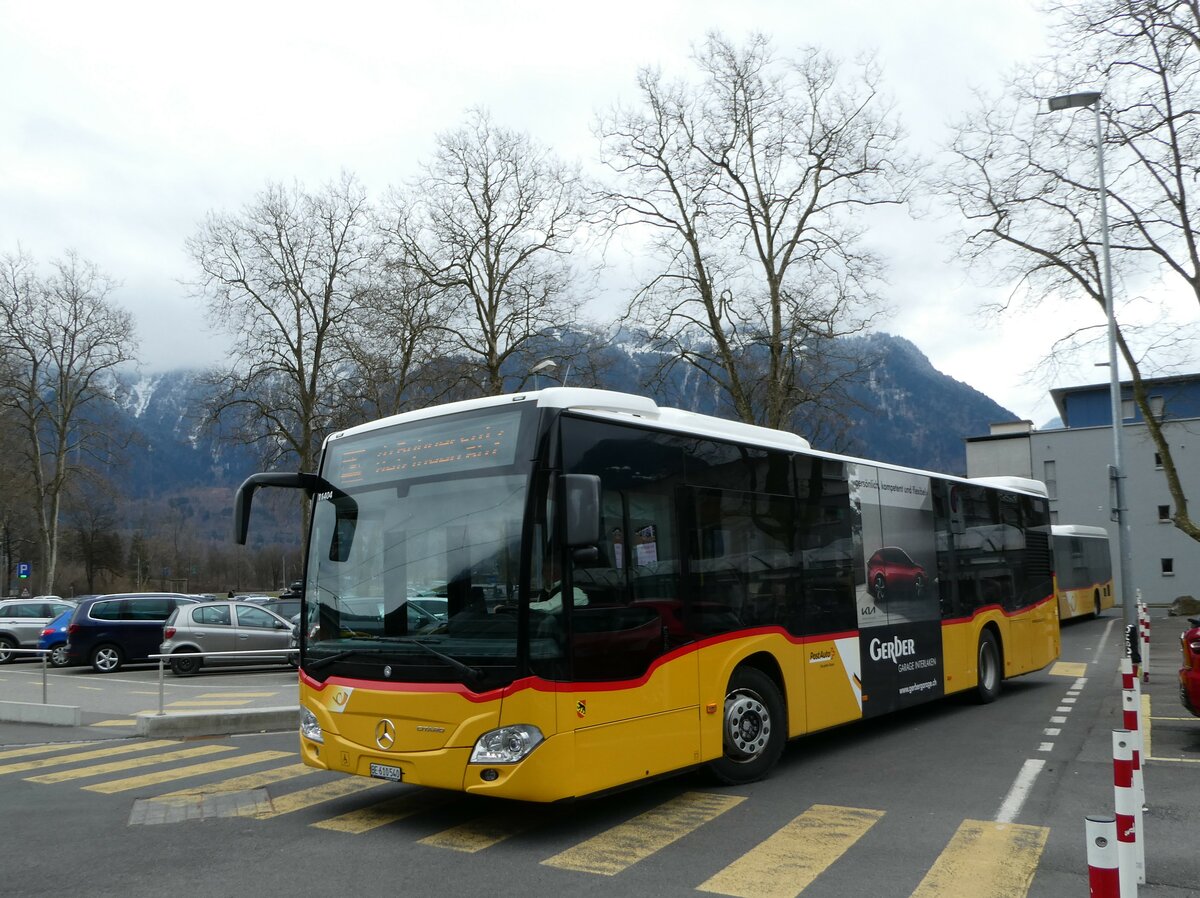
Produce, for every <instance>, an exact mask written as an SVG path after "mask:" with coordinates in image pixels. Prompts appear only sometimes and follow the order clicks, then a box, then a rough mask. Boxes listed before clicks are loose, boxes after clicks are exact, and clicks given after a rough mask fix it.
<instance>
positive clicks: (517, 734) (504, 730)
mask: <svg viewBox="0 0 1200 898" xmlns="http://www.w3.org/2000/svg"><path fill="white" fill-rule="evenodd" d="M542 738H543V737H542V731H541V730H539V729H538V728H537V727H535V726H532V725H530V724H520V725H518V726H510V727H500V729H498V730H489V731H488V732H486V733H484V734H483V735H482V736H480V737H479V741H477V742H476V743H475V747H474V748H473V749H471V763H472V764H516V763H517V762H518V761H520V760H523V759H524V758H525V756H526V755H528V754H529V753H530V752H531V751H533V750H534V749H535V748H537V747H538V745H540V744H541V742H542Z"/></svg>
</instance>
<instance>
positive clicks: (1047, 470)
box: [1042, 460, 1058, 499]
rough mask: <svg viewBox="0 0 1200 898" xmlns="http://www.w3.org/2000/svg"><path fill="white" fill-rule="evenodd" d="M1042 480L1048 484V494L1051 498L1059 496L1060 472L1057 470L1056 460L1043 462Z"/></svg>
mask: <svg viewBox="0 0 1200 898" xmlns="http://www.w3.org/2000/svg"><path fill="white" fill-rule="evenodd" d="M1042 482H1043V483H1045V484H1046V494H1047V496H1049V497H1050V498H1051V499H1057V498H1058V473H1057V471H1056V470H1055V465H1054V462H1053V461H1052V460H1051V461H1044V462H1042Z"/></svg>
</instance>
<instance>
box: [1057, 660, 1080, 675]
mask: <svg viewBox="0 0 1200 898" xmlns="http://www.w3.org/2000/svg"><path fill="white" fill-rule="evenodd" d="M1050 676H1052V677H1085V676H1087V664H1086V662H1083V661H1056V662H1055V663H1054V666H1053V667H1051V668H1050Z"/></svg>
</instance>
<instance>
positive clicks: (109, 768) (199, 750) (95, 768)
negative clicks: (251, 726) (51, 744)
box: [25, 745, 234, 783]
mask: <svg viewBox="0 0 1200 898" xmlns="http://www.w3.org/2000/svg"><path fill="white" fill-rule="evenodd" d="M233 750H234V749H233V746H232V745H198V746H196V747H195V748H182V749H180V750H179V751H169V752H166V753H164V754H161V755H143V756H141V757H138V758H126V759H125V760H123V761H109V762H108V763H106V764H93V765H91V766H90V767H75V768H73V769H71V770H57V771H55V772H54V773H43V774H41V775H40V776H28V777H26V778H25V779H26V780H27V781H29V782H31V783H62V782H66V781H67V780H81V779H86V778H87V777H89V776H100V775H101V774H104V773H117V772H118V771H121V770H136V769H137V768H139V767H152V766H154V765H155V764H165V763H167V762H169V761H182V760H184V759H186V758H196V757H200V756H202V755H211V754H216V753H218V752H225V751H233Z"/></svg>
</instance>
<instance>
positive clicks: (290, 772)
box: [153, 764, 317, 802]
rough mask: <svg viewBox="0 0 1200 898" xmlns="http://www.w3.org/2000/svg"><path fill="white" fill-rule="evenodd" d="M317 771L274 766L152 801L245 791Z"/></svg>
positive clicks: (304, 766) (294, 766)
mask: <svg viewBox="0 0 1200 898" xmlns="http://www.w3.org/2000/svg"><path fill="white" fill-rule="evenodd" d="M316 772H317V771H316V770H315V769H314V768H312V767H309V766H308V765H307V764H288V765H287V766H286V767H276V768H275V769H274V770H264V771H262V772H261V773H247V774H246V775H245V776H235V777H231V778H230V779H227V780H222V781H221V782H219V783H208V784H207V785H204V786H200V787H197V788H193V789H179V790H178V791H176V792H167V793H165V794H163V795H156V796H155V797H154V799H153V800H154V801H166V802H170V801H174V800H175V799H178V798H189V797H195V796H196V795H212V794H213V793H214V792H245V791H247V790H249V789H261V788H262V787H263V786H269V785H271V784H272V783H282V782H283V781H284V780H290V779H294V778H295V777H298V776H304V775H305V774H307V773H316Z"/></svg>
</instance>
